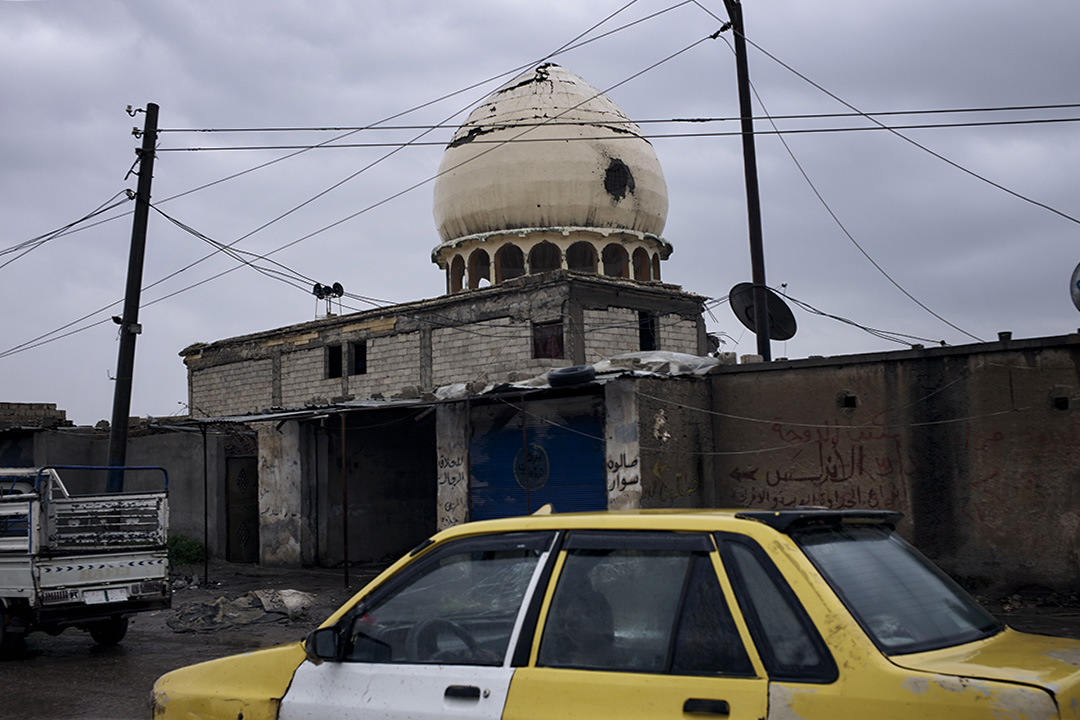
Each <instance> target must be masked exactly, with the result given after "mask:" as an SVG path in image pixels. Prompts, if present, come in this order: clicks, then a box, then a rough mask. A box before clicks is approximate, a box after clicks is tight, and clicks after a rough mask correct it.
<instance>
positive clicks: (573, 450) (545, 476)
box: [469, 396, 607, 520]
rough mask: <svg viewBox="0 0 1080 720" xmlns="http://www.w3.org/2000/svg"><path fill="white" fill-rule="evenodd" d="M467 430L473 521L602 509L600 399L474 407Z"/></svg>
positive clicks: (602, 443)
mask: <svg viewBox="0 0 1080 720" xmlns="http://www.w3.org/2000/svg"><path fill="white" fill-rule="evenodd" d="M472 433H473V434H472V441H471V443H470V446H469V460H470V484H469V505H470V511H471V512H470V515H471V518H472V519H473V520H484V519H489V518H499V517H509V516H513V515H527V514H529V513H531V512H533V511H534V510H536V509H537V508H539V507H541V506H543V505H544V504H545V503H551V504H552V505H553V506H554V508H555V511H556V512H574V511H579V510H605V509H607V492H606V487H605V473H604V440H603V437H604V422H603V399H602V398H601V397H598V396H587V397H573V398H560V399H552V400H540V401H534V402H525V403H524V404H522V403H520V402H519V403H512V404H511V403H502V402H500V403H498V404H495V405H488V406H484V407H474V408H473V412H472Z"/></svg>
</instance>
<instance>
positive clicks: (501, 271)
mask: <svg viewBox="0 0 1080 720" xmlns="http://www.w3.org/2000/svg"><path fill="white" fill-rule="evenodd" d="M524 274H525V253H523V252H521V248H519V247H518V246H517V245H514V244H513V243H507V244H506V245H503V246H502V247H501V248H499V249H498V251H497V252H496V253H495V282H496V283H501V282H505V281H506V280H510V279H512V278H516V277H521V276H522V275H524Z"/></svg>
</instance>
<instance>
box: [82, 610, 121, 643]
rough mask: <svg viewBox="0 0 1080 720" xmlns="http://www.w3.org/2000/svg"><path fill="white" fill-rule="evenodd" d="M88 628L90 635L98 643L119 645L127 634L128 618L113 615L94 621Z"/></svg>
mask: <svg viewBox="0 0 1080 720" xmlns="http://www.w3.org/2000/svg"><path fill="white" fill-rule="evenodd" d="M88 629H89V630H90V637H92V638H93V639H94V642H96V643H97V644H98V645H119V644H120V641H121V640H123V639H124V636H125V635H127V629H128V619H127V618H126V617H120V616H116V617H111V618H109V619H108V620H101V621H99V622H96V623H94V624H93V625H91V626H90V627H89V628H88Z"/></svg>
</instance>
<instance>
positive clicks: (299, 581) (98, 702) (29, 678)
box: [0, 563, 381, 720]
mask: <svg viewBox="0 0 1080 720" xmlns="http://www.w3.org/2000/svg"><path fill="white" fill-rule="evenodd" d="M380 569H381V568H352V569H351V570H350V585H349V587H350V589H349V590H346V589H345V583H344V576H343V573H342V571H341V570H321V569H303V570H284V571H283V570H277V569H270V568H260V567H257V566H251V565H229V564H224V563H221V564H214V565H212V566H211V567H210V572H209V578H210V582H209V583H205V582H204V583H201V584H200V586H199V587H197V588H191V587H184V588H182V589H177V590H176V591H175V592H174V594H173V603H172V609H170V610H163V611H160V612H152V613H142V614H139V615H135V616H133V617H132V618H131V621H130V625H129V627H128V632H127V636H126V637H125V638H124V641H123V642H122V643H121V644H120V645H118V646H116V647H99V646H97V645H95V644H94V641H93V640H91V639H90V635H89V634H88V633H85V632H82V631H79V630H75V629H68V630H65V631H64V632H63V633H61V634H60V635H57V636H49V635H46V634H44V633H40V632H35V633H31V634H30V635H28V636H27V637H26V652H25V653H24V654H23V655H22V657H18V658H13V659H5V660H0V682H2V686H0V687H2V689H0V718H13V719H14V718H20V719H24V720H37V719H38V718H41V719H42V720H44V719H45V718H49V719H50V720H52V719H57V720H59V719H61V718H73V719H75V718H78V719H80V720H88V719H94V720H98V719H100V720H130V719H134V718H140V719H146V718H149V717H150V690H151V688H152V687H153V684H154V681H155V680H156V679H157V678H158V677H159V676H161V675H163V674H164V673H166V672H168V671H170V670H173V669H176V668H178V667H183V666H185V665H191V664H192V663H197V662H202V661H203V660H212V659H214V658H219V657H223V656H225V655H232V654H236V653H242V652H247V651H249V650H255V649H257V648H261V647H269V646H271V645H277V644H281V643H286V642H292V641H295V640H299V639H302V638H303V637H304V635H305V634H307V632H308V631H309V630H312V629H314V628H316V627H318V626H319V625H320V624H321V623H322V621H323V620H324V619H326V617H327V616H328V615H330V614H331V613H332V612H333V611H334V610H336V609H337V607H338V606H339V605H341V604H342V603H343V602H345V600H347V599H348V598H349V597H351V596H352V595H353V594H354V593H355V592H356V591H357V590H359V589H360V588H361V587H363V585H364V584H365V583H366V582H367V581H368V580H370V579H371V578H373V577H374V576H375V575H376V574H377V573H378V571H379V570H380ZM199 574H200V575H202V574H203V573H202V567H201V566H200V568H199ZM266 589H275V590H284V589H291V590H300V591H303V592H305V593H311V594H313V595H314V604H313V605H312V606H311V607H310V608H308V609H307V610H306V611H305V612H304V614H303V615H302V616H300V617H295V616H294V617H293V618H292V619H290V618H289V617H287V616H285V615H280V614H268V615H267V616H266V617H264V618H262V621H261V622H254V623H251V624H244V625H236V626H232V627H229V626H227V625H226V626H222V625H219V626H218V627H216V628H215V629H214V630H213V631H212V632H177V631H175V630H174V629H173V628H171V627H170V626H169V625H168V621H170V620H173V621H174V622H175V620H176V618H177V616H178V613H181V612H183V611H184V609H185V608H188V607H189V606H192V605H194V606H196V607H201V606H203V605H205V604H208V603H212V602H213V601H215V600H217V599H218V598H222V597H225V598H228V599H234V598H237V597H240V596H243V595H244V594H245V593H247V592H249V591H252V590H266Z"/></svg>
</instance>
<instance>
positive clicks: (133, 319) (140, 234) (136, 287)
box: [106, 103, 158, 493]
mask: <svg viewBox="0 0 1080 720" xmlns="http://www.w3.org/2000/svg"><path fill="white" fill-rule="evenodd" d="M157 136H158V106H157V105H155V104H154V103H147V105H146V124H145V126H144V128H143V133H142V147H141V148H140V149H138V150H136V151H135V153H136V155H138V165H139V170H138V175H139V184H138V188H137V190H136V192H135V219H134V221H133V222H132V226H131V252H130V254H129V255H128V272H127V289H126V291H125V292H124V315H123V317H122V319H121V321H120V351H119V355H118V358H117V361H116V389H115V392H114V393H113V408H112V424H111V425H110V426H109V465H110V467H123V466H124V465H125V464H126V463H127V438H128V416H129V414H130V412H131V380H132V375H133V373H134V370H135V338H136V337H137V336H138V335H139V333H140V332H142V326H141V325H139V301H140V295H141V293H142V271H143V256H144V255H145V254H146V253H145V251H146V224H147V220H148V219H149V217H150V183H151V181H152V180H153V179H154V148H155V146H156V145H157ZM123 490H124V473H123V471H122V470H114V471H111V472H109V479H108V484H107V486H106V491H107V492H111V493H114V492H123Z"/></svg>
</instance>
